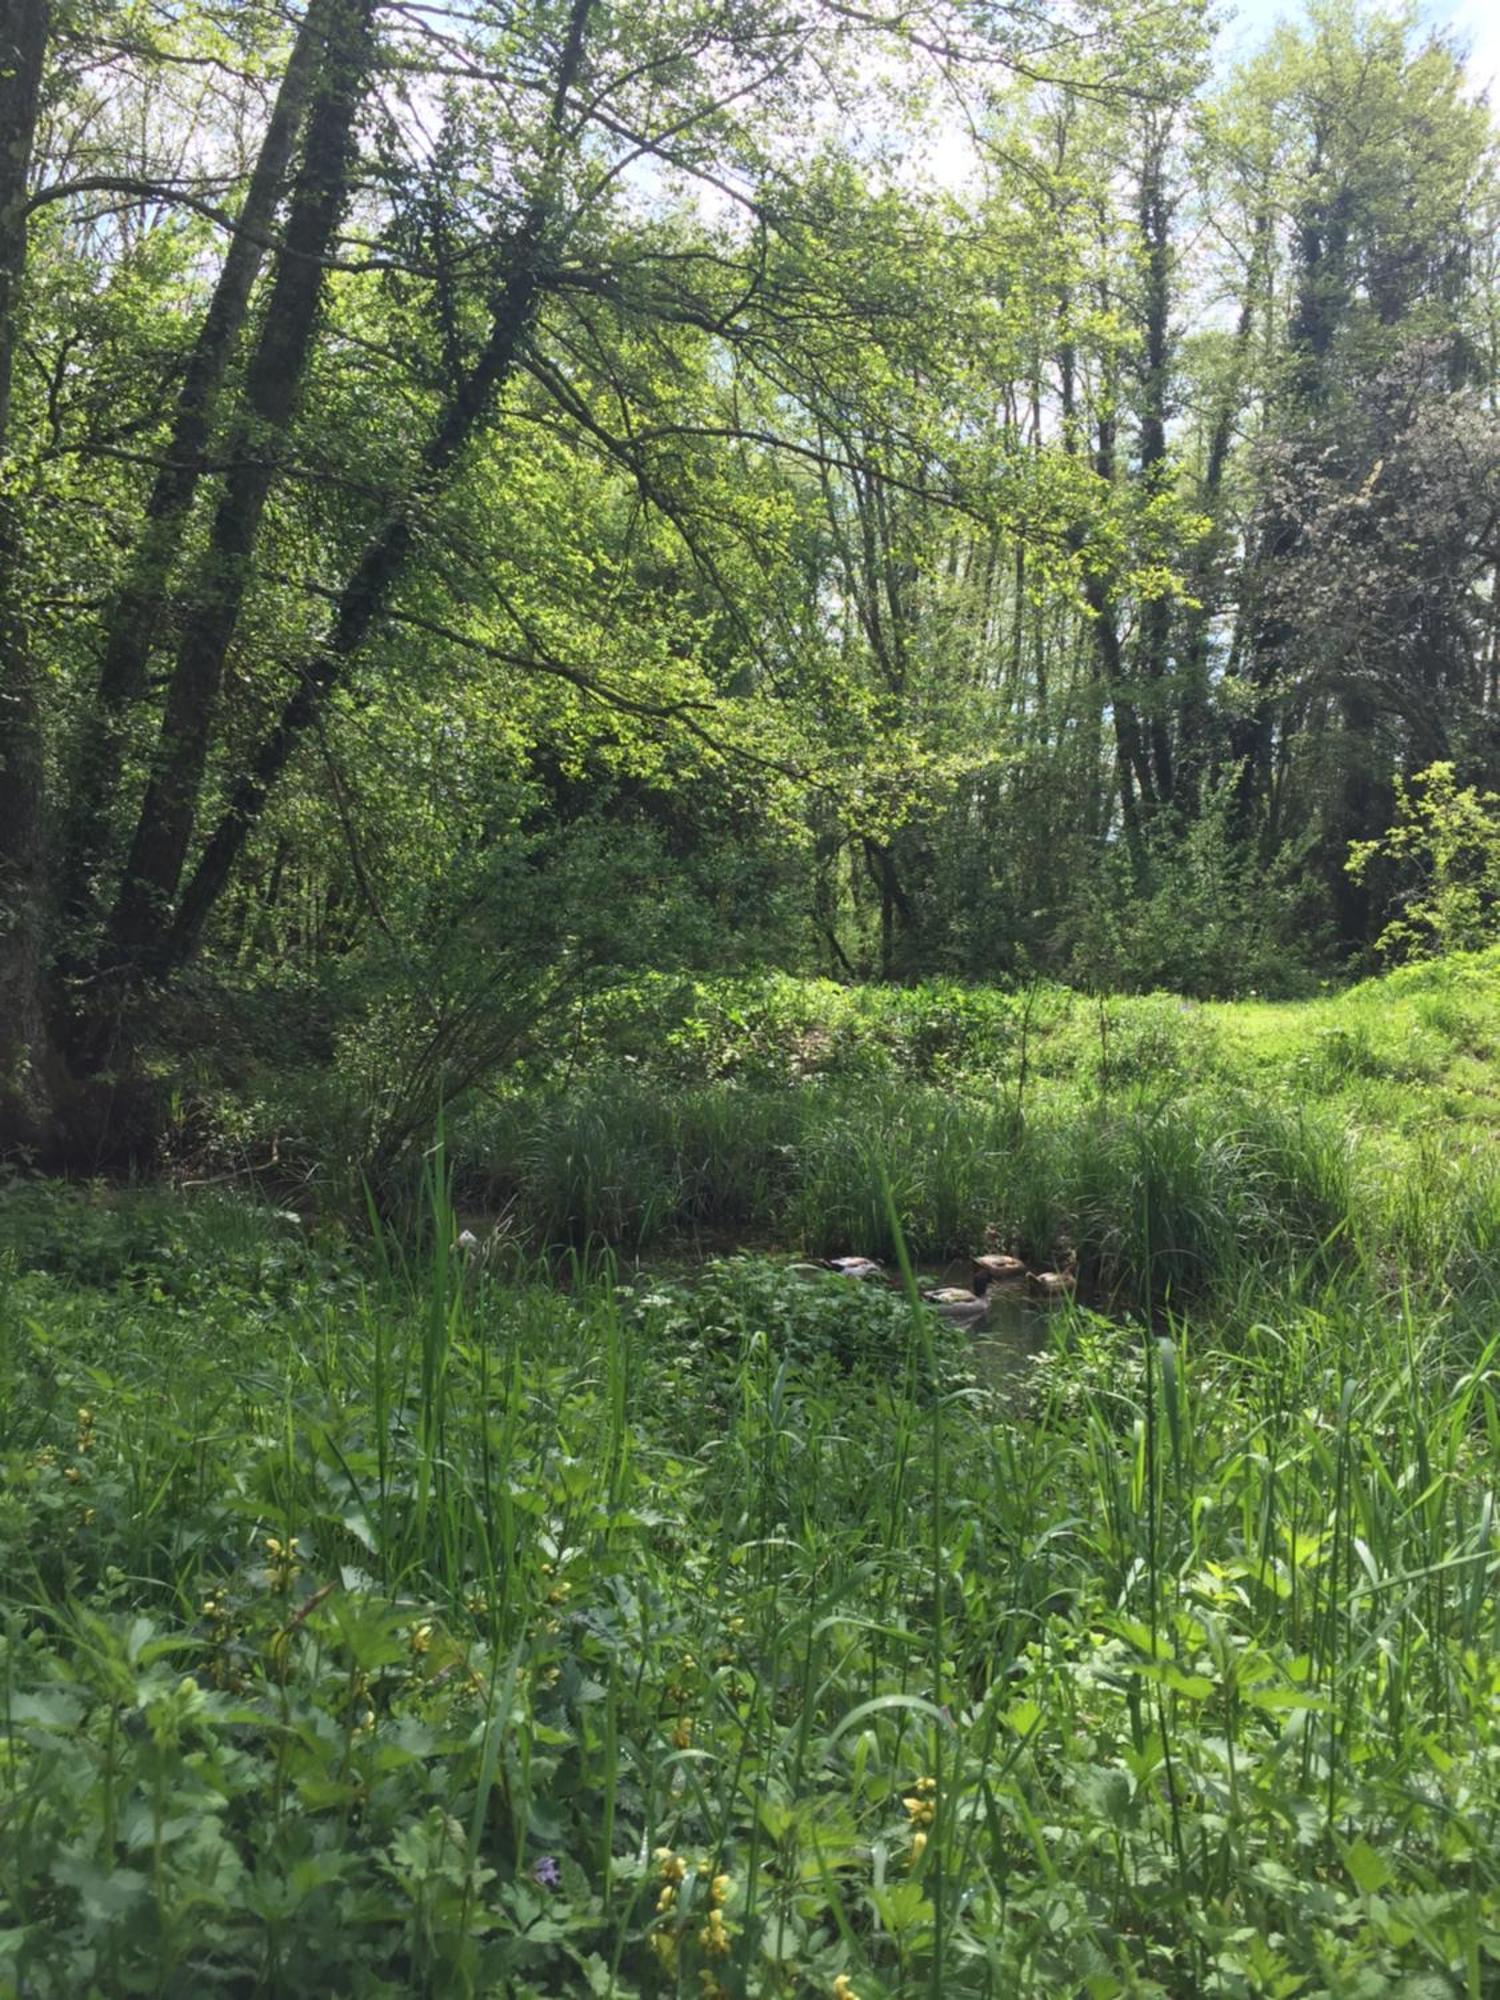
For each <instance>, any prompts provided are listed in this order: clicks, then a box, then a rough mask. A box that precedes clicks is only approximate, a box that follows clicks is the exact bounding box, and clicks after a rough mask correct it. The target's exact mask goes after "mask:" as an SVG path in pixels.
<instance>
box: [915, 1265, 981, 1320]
mask: <svg viewBox="0 0 1500 2000" xmlns="http://www.w3.org/2000/svg"><path fill="white" fill-rule="evenodd" d="M989 1289H990V1274H989V1272H988V1271H981V1270H979V1269H977V1268H976V1270H975V1273H974V1289H973V1290H972V1291H965V1290H964V1288H963V1286H962V1285H935V1286H934V1287H933V1288H932V1289H931V1290H930V1291H925V1292H923V1294H922V1298H923V1300H924V1302H925V1303H926V1304H927V1305H930V1306H931V1307H932V1309H933V1311H934V1312H936V1313H940V1314H941V1315H942V1317H943V1318H944V1319H946V1320H951V1321H952V1322H953V1324H954V1325H955V1326H972V1325H973V1324H974V1322H975V1321H976V1320H981V1319H983V1318H984V1316H985V1314H986V1313H987V1312H988V1311H989V1309H990V1301H989V1296H988V1294H989Z"/></svg>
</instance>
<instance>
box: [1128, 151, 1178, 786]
mask: <svg viewBox="0 0 1500 2000" xmlns="http://www.w3.org/2000/svg"><path fill="white" fill-rule="evenodd" d="M1165 151H1166V133H1165V130H1162V129H1156V128H1155V127H1153V129H1152V131H1151V134H1150V137H1149V139H1148V141H1147V146H1146V157H1145V163H1144V165H1143V167H1142V170H1141V182H1140V205H1139V227H1140V238H1141V252H1142V257H1143V262H1144V266H1145V301H1144V311H1143V314H1142V319H1143V333H1144V353H1143V356H1142V377H1143V379H1142V395H1141V425H1140V447H1139V449H1140V478H1141V485H1142V487H1143V489H1144V491H1145V494H1146V498H1147V500H1148V502H1149V501H1151V500H1154V499H1156V498H1158V497H1159V496H1160V495H1163V494H1164V493H1165V492H1166V489H1167V486H1168V483H1169V467H1168V464H1167V387H1168V366H1167V364H1168V331H1169V327H1168V322H1169V315H1170V309H1171V283H1172V246H1171V216H1172V211H1171V205H1170V203H1169V201H1168V199H1167V189H1166V173H1165V158H1164V156H1165ZM1171 637H1172V608H1171V603H1170V601H1169V599H1168V598H1166V597H1165V596H1157V597H1152V598H1148V599H1147V600H1146V602H1145V603H1144V604H1143V605H1142V606H1141V617H1140V632H1139V637H1138V640H1137V647H1136V652H1137V659H1138V661H1139V666H1140V671H1139V673H1138V675H1137V679H1138V681H1140V682H1141V683H1142V684H1143V688H1144V691H1145V694H1146V700H1147V709H1146V747H1147V749H1148V750H1149V754H1150V759H1151V771H1152V779H1153V783H1154V788H1155V793H1156V796H1157V798H1158V799H1159V800H1160V801H1161V802H1162V803H1163V804H1165V803H1166V802H1167V801H1168V800H1170V798H1171V796H1172V780H1173V757H1172V735H1171V728H1170V724H1169V719H1168V716H1167V712H1166V705H1165V682H1166V678H1167V670H1168V665H1169V658H1168V656H1169V652H1170V648H1171Z"/></svg>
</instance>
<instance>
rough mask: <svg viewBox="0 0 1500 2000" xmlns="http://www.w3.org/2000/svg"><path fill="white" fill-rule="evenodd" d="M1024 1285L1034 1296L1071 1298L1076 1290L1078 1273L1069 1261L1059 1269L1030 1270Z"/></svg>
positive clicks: (1041, 1297) (1040, 1297)
mask: <svg viewBox="0 0 1500 2000" xmlns="http://www.w3.org/2000/svg"><path fill="white" fill-rule="evenodd" d="M1026 1285H1027V1289H1028V1290H1029V1291H1030V1292H1031V1294H1032V1296H1033V1297H1034V1298H1038V1299H1066V1298H1071V1297H1072V1295H1073V1293H1074V1292H1076V1291H1077V1290H1078V1273H1077V1272H1076V1271H1075V1270H1074V1269H1073V1267H1072V1264H1071V1262H1069V1263H1068V1264H1066V1265H1064V1267H1063V1269H1062V1270H1060V1271H1032V1272H1031V1273H1030V1274H1029V1276H1028V1277H1027V1280H1026Z"/></svg>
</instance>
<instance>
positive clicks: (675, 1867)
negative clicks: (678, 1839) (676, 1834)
mask: <svg viewBox="0 0 1500 2000" xmlns="http://www.w3.org/2000/svg"><path fill="white" fill-rule="evenodd" d="M651 1859H652V1860H653V1861H654V1862H655V1863H656V1864H657V1866H658V1867H659V1868H660V1870H661V1879H662V1880H663V1882H680V1881H681V1880H682V1879H683V1877H684V1876H685V1875H686V1874H687V1863H686V1862H685V1861H684V1860H683V1858H682V1856H681V1855H680V1854H674V1853H673V1852H672V1850H671V1848H670V1847H658V1848H657V1850H656V1852H655V1853H654V1854H653V1855H652V1857H651Z"/></svg>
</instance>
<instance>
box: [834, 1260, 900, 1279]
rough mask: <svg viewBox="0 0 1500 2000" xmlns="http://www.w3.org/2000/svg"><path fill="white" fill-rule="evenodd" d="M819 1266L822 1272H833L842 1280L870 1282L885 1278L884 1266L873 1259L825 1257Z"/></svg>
mask: <svg viewBox="0 0 1500 2000" xmlns="http://www.w3.org/2000/svg"><path fill="white" fill-rule="evenodd" d="M819 1264H820V1268H821V1269H822V1270H824V1271H832V1272H833V1273H834V1274H835V1276H836V1277H840V1278H858V1279H860V1280H861V1281H868V1280H869V1279H872V1278H883V1277H884V1276H885V1267H884V1265H882V1264H877V1263H876V1262H875V1260H874V1258H873V1257H824V1258H821V1259H820V1260H819Z"/></svg>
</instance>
